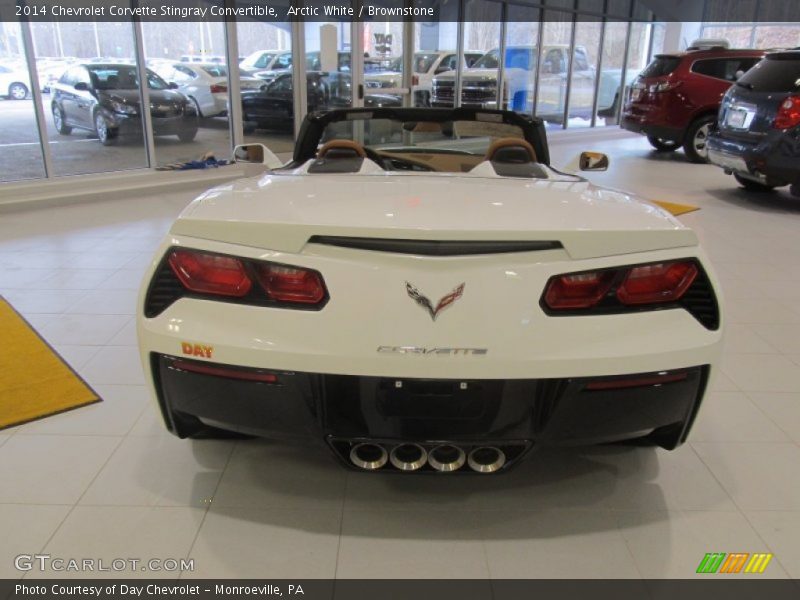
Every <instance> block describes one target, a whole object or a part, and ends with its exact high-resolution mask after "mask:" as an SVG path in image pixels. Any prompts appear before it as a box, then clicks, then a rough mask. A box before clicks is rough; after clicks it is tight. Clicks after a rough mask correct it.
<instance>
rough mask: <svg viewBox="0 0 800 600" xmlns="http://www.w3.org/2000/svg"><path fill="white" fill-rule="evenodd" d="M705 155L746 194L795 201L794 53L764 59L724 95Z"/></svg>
mask: <svg viewBox="0 0 800 600" xmlns="http://www.w3.org/2000/svg"><path fill="white" fill-rule="evenodd" d="M708 155H709V158H710V160H711V162H712V163H714V164H715V165H717V166H720V167H722V168H723V169H725V172H726V173H728V174H733V176H734V177H735V178H736V181H738V182H739V183H740V184H741V185H742V187H744V189H746V190H750V191H767V190H771V189H773V188H776V187H780V186H785V185H791V192H792V194H794V195H795V196H800V49H796V50H790V51H785V52H776V53H773V54H768V55H767V56H766V57H765V58H764V60H762V61H761V62H759V63H758V64H757V65H756V66H755V67H753V68H752V69H750V70H749V71H748V72H747V73H746V74H745V75H744V76H743V77H741V78H740V79H739V80H738V81H737V82H736V85H734V86H733V87H731V88H730V89H729V90H728V92H727V93H726V94H725V97H724V98H723V99H722V105H721V106H720V110H719V119H718V125H717V129H716V130H712V132H711V135H710V136H709V139H708Z"/></svg>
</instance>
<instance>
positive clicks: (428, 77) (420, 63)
mask: <svg viewBox="0 0 800 600" xmlns="http://www.w3.org/2000/svg"><path fill="white" fill-rule="evenodd" d="M483 54H484V53H483V52H480V51H476V50H466V51H465V52H464V63H463V67H464V68H465V69H467V68H469V67H471V66H472V65H473V64H474V63H475V62H476V61H477V60H478V59H479V58H480V57H481V56H483ZM412 64H413V66H412V69H413V74H412V76H411V91H412V93H413V94H414V106H430V105H431V86H432V84H433V78H434V76H435V75H438V74H440V73H446V72H447V71H453V70H454V69H455V68H456V65H457V64H458V54H457V53H456V51H455V50H439V51H432V52H416V53H414V59H413V63H412ZM402 72H403V57H402V56H398V57H395V58H394V59H392V61H391V63H390V64H389V67H388V68H387V69H386V70H385V71H384V72H383V73H371V74H369V76H368V77H366V78H365V81H366V83H368V84H369V82H371V81H372V82H374V81H378V82H380V85H372V86H370V85H368V86H367V87H382V88H391V87H400V86H401V84H402Z"/></svg>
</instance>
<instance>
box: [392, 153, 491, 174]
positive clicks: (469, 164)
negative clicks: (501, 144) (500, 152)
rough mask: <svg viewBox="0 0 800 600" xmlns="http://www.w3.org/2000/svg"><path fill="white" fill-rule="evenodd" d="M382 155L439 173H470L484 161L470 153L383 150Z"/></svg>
mask: <svg viewBox="0 0 800 600" xmlns="http://www.w3.org/2000/svg"><path fill="white" fill-rule="evenodd" d="M380 154H381V156H389V157H394V158H399V159H401V160H405V161H407V162H410V163H414V164H418V165H421V166H423V167H427V168H429V169H433V170H434V171H437V172H439V173H468V172H469V171H471V170H472V169H474V168H475V166H476V165H478V164H479V163H482V162H483V160H484V159H483V157H482V156H474V155H469V154H435V153H430V154H419V153H416V152H413V153H412V152H396V151H388V150H382V151H381V152H380Z"/></svg>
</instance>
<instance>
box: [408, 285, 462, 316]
mask: <svg viewBox="0 0 800 600" xmlns="http://www.w3.org/2000/svg"><path fill="white" fill-rule="evenodd" d="M406 292H408V295H409V296H410V297H411V298H412V299H413V300H414V301H415V302H416V303H417V304H419V305H420V306H421V307H422V308H424V309H425V310H427V311H428V314H429V315H430V316H431V319H433V320H434V321H435V320H436V317H437V316H439V313H440V312H441V311H443V310H444V309H445V308H447V307H448V306H450V305H451V304H453V303H454V302H455V301H456V300H458V299H459V298H461V295H462V294H463V293H464V284H463V283H462V284H461V285H459V286H458V287H456V288H455V289H454V290H453V291H452V292H450V293H449V294H447V295H446V296H443V297H442V299H441V300H439V303H438V304H437V305H436V308H434V307H433V303H432V302H431V301H430V300H429V299H428V298H427V297H426V296H423V295H422V293H421V292H420V291H419V290H418V289H417V288H415V287H414V286H413V285H411V284H410V283H409V282H407V281H406Z"/></svg>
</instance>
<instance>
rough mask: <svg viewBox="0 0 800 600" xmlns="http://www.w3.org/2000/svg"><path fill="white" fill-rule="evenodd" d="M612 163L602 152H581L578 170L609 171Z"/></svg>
mask: <svg viewBox="0 0 800 600" xmlns="http://www.w3.org/2000/svg"><path fill="white" fill-rule="evenodd" d="M609 163H610V161H609V159H608V156H607V155H606V154H603V153H602V152H581V155H580V158H579V159H578V168H579V169H580V170H581V171H607V170H608V165H609Z"/></svg>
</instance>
